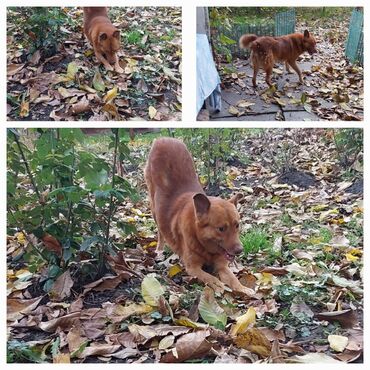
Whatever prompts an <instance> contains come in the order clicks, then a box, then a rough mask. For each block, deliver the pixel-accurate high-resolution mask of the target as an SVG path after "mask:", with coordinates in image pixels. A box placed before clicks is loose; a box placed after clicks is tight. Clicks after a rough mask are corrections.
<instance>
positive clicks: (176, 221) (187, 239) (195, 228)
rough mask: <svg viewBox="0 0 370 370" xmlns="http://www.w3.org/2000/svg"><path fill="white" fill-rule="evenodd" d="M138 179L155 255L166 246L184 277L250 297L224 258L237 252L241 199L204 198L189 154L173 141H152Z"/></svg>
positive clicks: (238, 195) (249, 291) (180, 143)
mask: <svg viewBox="0 0 370 370" xmlns="http://www.w3.org/2000/svg"><path fill="white" fill-rule="evenodd" d="M144 174H145V181H146V183H147V186H148V190H149V197H150V203H151V209H152V213H153V217H154V219H155V221H156V223H157V226H158V251H159V252H160V251H162V249H163V247H164V243H165V242H166V243H167V244H168V245H169V246H170V247H171V249H172V250H173V251H174V252H175V253H177V254H178V255H179V256H180V257H181V259H182V261H183V262H184V265H185V268H186V271H187V272H188V273H189V274H191V275H192V276H195V277H197V278H198V279H200V280H201V281H203V282H204V283H207V284H209V285H210V286H212V287H213V288H214V289H217V290H223V288H224V284H227V285H228V286H230V287H231V288H232V289H233V290H236V291H239V292H244V293H246V294H249V295H250V294H253V291H252V290H251V289H249V288H247V287H245V286H243V285H242V284H240V282H239V281H238V279H237V278H236V277H235V276H234V274H233V273H232V272H231V270H230V269H229V267H228V259H227V258H229V259H230V257H231V256H235V255H236V254H239V253H240V252H241V251H242V246H241V244H240V240H239V214H238V212H237V210H236V204H237V202H238V200H240V198H241V195H240V194H237V195H235V196H234V197H233V198H231V199H230V200H228V201H226V200H223V199H221V198H217V197H207V196H206V195H205V193H204V191H203V189H202V186H201V185H200V183H199V181H198V177H197V175H196V173H195V168H194V163H193V159H192V158H191V155H190V153H189V151H188V150H187V148H186V146H185V145H184V144H183V143H182V142H181V141H179V140H176V139H170V138H161V139H157V140H155V142H154V143H153V146H152V149H151V151H150V153H149V157H148V161H147V165H146V168H145V173H144ZM220 228H223V229H221V230H220ZM204 265H212V266H213V267H214V268H215V270H216V272H217V273H218V275H219V277H220V280H219V279H217V278H216V277H215V276H213V275H211V274H209V273H207V272H205V271H203V270H202V267H203V266H204Z"/></svg>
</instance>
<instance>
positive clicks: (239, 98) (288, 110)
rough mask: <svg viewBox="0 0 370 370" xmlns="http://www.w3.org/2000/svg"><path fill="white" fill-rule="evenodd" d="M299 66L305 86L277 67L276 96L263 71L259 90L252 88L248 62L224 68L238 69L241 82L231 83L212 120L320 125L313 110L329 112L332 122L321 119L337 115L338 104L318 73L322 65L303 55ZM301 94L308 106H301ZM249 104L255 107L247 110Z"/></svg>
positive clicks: (260, 74) (260, 75)
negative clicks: (270, 88) (304, 122)
mask: <svg viewBox="0 0 370 370" xmlns="http://www.w3.org/2000/svg"><path fill="white" fill-rule="evenodd" d="M298 65H299V68H300V70H301V71H302V73H303V78H304V82H305V84H304V85H300V84H298V81H299V80H298V76H297V74H296V73H295V72H291V73H290V74H288V73H287V72H286V71H285V66H284V65H283V64H277V65H275V68H274V72H273V78H272V82H273V83H274V84H276V86H277V90H276V91H275V92H273V91H271V90H270V91H268V86H267V84H266V82H265V72H264V71H263V70H260V71H259V73H258V76H257V84H258V86H257V88H256V89H254V88H253V87H252V74H253V70H252V67H251V64H250V61H249V60H240V59H238V60H236V61H235V62H234V63H233V64H230V65H225V66H226V67H228V68H233V69H236V71H237V72H236V73H237V76H238V78H235V79H234V80H233V81H232V83H231V86H230V87H227V88H225V89H223V91H222V110H221V112H219V113H214V114H212V113H211V116H210V119H211V120H214V121H275V120H279V121H318V120H320V118H319V116H318V115H316V114H315V113H314V112H313V111H315V109H312V108H313V107H317V108H319V109H321V110H322V112H328V117H329V118H326V117H325V118H322V119H330V114H331V112H332V111H335V107H336V105H337V104H336V102H334V101H333V100H332V98H331V91H330V89H328V88H326V84H325V81H323V78H322V75H320V73H319V72H318V69H319V68H318V66H320V61H316V62H315V60H314V57H311V56H309V55H308V54H307V55H306V54H304V55H302V57H301V59H300V60H298ZM316 70H317V71H316ZM235 76H236V75H235V74H234V77H235ZM325 89H326V90H328V91H326V90H325ZM302 94H304V97H306V98H307V100H306V104H301V103H300V102H301V98H302ZM304 97H303V100H304ZM238 103H239V105H238ZM249 103H254V105H250V106H248V105H249ZM230 107H231V108H230ZM234 107H235V108H236V109H237V110H238V111H239V113H238V111H235V109H234ZM230 110H231V112H230ZM311 110H312V111H311ZM235 113H237V114H235ZM323 115H325V113H324V114H323ZM323 115H322V116H323Z"/></svg>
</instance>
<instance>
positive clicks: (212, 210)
mask: <svg viewBox="0 0 370 370" xmlns="http://www.w3.org/2000/svg"><path fill="white" fill-rule="evenodd" d="M242 197H243V196H242V195H241V194H236V195H235V196H234V197H232V198H231V199H229V200H224V199H221V198H216V197H207V196H206V195H204V194H202V193H198V194H195V195H194V197H193V201H194V211H195V216H196V228H197V238H198V240H199V241H200V242H201V244H202V245H203V246H204V247H205V248H206V249H207V250H208V251H209V252H210V253H214V254H222V255H223V256H224V257H225V258H226V259H227V260H229V261H232V260H233V259H234V257H235V256H236V255H237V254H240V253H241V252H242V250H243V248H242V245H241V243H240V239H239V222H240V217H239V213H238V211H237V210H236V205H237V203H238V201H239V200H240V199H241V198H242Z"/></svg>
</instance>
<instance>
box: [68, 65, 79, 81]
mask: <svg viewBox="0 0 370 370" xmlns="http://www.w3.org/2000/svg"><path fill="white" fill-rule="evenodd" d="M77 71H78V65H77V64H76V62H71V63H69V64H68V67H67V78H68V79H69V80H74V79H75V75H76V73H77Z"/></svg>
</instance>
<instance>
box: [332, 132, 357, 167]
mask: <svg viewBox="0 0 370 370" xmlns="http://www.w3.org/2000/svg"><path fill="white" fill-rule="evenodd" d="M333 140H334V143H335V147H336V149H337V153H338V158H339V161H340V163H341V164H342V165H343V166H344V167H346V168H348V167H350V166H351V165H352V164H353V163H354V162H355V161H356V159H358V156H359V154H360V153H361V152H362V150H363V141H364V133H363V130H362V129H359V128H347V129H338V130H335V131H334V135H333Z"/></svg>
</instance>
